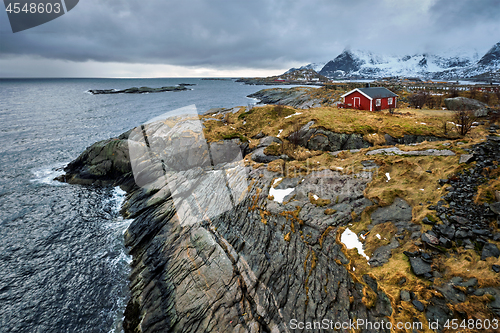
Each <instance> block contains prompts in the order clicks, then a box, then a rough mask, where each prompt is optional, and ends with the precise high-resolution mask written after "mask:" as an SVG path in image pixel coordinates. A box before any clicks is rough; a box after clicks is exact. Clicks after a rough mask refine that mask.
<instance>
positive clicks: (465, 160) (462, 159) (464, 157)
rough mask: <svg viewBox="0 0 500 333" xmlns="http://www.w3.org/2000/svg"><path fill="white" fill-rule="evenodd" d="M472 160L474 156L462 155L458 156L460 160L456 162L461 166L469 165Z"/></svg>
mask: <svg viewBox="0 0 500 333" xmlns="http://www.w3.org/2000/svg"><path fill="white" fill-rule="evenodd" d="M473 160H474V154H462V155H460V160H459V161H458V163H460V164H462V163H469V162H472V161H473Z"/></svg>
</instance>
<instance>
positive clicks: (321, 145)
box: [288, 121, 372, 151]
mask: <svg viewBox="0 0 500 333" xmlns="http://www.w3.org/2000/svg"><path fill="white" fill-rule="evenodd" d="M312 125H314V122H312V121H311V122H309V123H307V124H306V125H305V126H304V127H302V128H301V129H300V130H299V131H298V132H297V133H292V134H291V135H290V136H289V137H288V139H292V140H295V139H296V140H297V141H298V143H299V144H300V145H301V146H304V147H306V148H308V149H312V150H323V151H338V150H347V149H360V148H368V147H371V146H372V144H371V143H369V142H367V141H365V140H364V139H363V136H362V135H361V134H343V133H334V132H331V131H328V130H325V129H322V128H313V127H312Z"/></svg>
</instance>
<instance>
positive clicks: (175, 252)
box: [124, 168, 392, 332]
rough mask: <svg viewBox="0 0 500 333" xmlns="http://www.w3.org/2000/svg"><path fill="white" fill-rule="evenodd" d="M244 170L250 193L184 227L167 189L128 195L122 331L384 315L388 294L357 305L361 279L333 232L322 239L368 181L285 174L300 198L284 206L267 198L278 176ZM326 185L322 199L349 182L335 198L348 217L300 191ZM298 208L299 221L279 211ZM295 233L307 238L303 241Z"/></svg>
mask: <svg viewBox="0 0 500 333" xmlns="http://www.w3.org/2000/svg"><path fill="white" fill-rule="evenodd" d="M247 171H248V178H249V184H251V186H250V188H249V192H248V193H247V195H246V196H245V198H244V199H243V200H242V201H241V202H240V203H239V204H238V205H237V206H236V207H235V208H234V209H233V210H231V211H228V212H226V213H224V214H222V215H219V216H217V217H215V218H212V219H210V221H200V223H196V224H193V225H190V226H184V227H182V226H181V221H180V220H179V219H178V214H176V209H175V207H174V205H173V204H172V200H171V199H170V197H169V191H168V190H167V189H165V188H164V187H165V186H166V185H163V186H162V185H159V187H161V188H159V189H158V190H157V192H156V190H155V191H152V190H150V193H147V192H145V190H143V189H136V190H135V191H133V192H132V195H131V196H130V199H129V200H128V202H127V203H126V205H125V207H124V211H125V214H126V216H128V217H129V218H134V222H132V224H131V226H130V228H129V230H128V231H127V233H126V235H125V236H126V244H127V246H128V247H129V248H130V251H131V253H132V255H133V257H134V261H133V271H132V275H131V276H132V280H131V290H132V299H131V300H130V302H129V306H128V308H129V309H130V311H129V313H135V314H136V317H135V318H134V316H131V315H130V316H126V325H125V327H126V329H125V332H132V331H133V330H134V329H135V328H136V327H140V330H141V332H154V331H174V332H200V331H224V332H254V331H255V332H259V331H267V332H285V331H286V325H288V323H289V322H290V320H291V319H292V318H295V319H297V320H300V321H304V320H307V319H308V318H309V319H313V318H317V317H318V316H320V315H321V316H323V315H325V316H328V317H329V318H330V317H331V318H332V320H340V321H345V320H349V318H351V319H354V318H365V319H366V320H370V319H371V320H381V319H382V318H385V316H389V315H391V313H392V307H391V303H390V300H389V299H388V297H387V296H386V295H385V294H384V293H383V292H382V291H381V290H378V289H377V288H376V287H374V288H375V290H374V291H375V292H376V293H377V300H376V306H375V307H373V308H371V309H367V308H366V307H365V306H364V304H363V303H362V301H361V298H362V297H363V292H362V285H360V284H356V283H354V282H353V281H352V280H351V277H350V275H349V273H348V271H347V270H346V268H345V267H344V266H343V265H339V264H337V262H336V261H335V260H336V259H338V260H340V261H341V262H346V259H345V257H344V255H343V254H342V251H341V247H340V246H339V245H338V244H337V243H336V242H335V235H336V234H335V232H330V233H327V234H325V235H323V233H324V232H325V230H326V229H327V228H328V227H329V226H336V225H343V224H345V223H346V222H349V221H351V219H350V212H351V211H352V210H353V209H354V210H358V211H359V210H363V209H364V208H365V207H366V206H367V205H369V204H370V203H369V202H365V201H364V200H365V199H360V194H361V193H362V191H363V189H364V186H366V183H367V182H368V181H369V179H365V180H363V179H362V178H360V177H358V178H356V179H354V178H352V177H350V176H344V175H340V174H339V173H335V172H331V171H328V172H327V173H325V174H311V175H309V176H306V177H304V178H302V177H300V179H299V178H295V179H291V180H290V181H288V182H287V184H285V185H286V186H285V185H283V187H289V186H295V187H296V192H297V196H296V198H295V199H294V200H293V201H292V202H290V203H289V204H286V205H281V204H277V203H276V202H274V201H272V200H269V199H267V196H268V192H269V184H271V183H272V182H273V179H274V178H275V177H276V176H277V174H275V173H269V172H268V171H267V170H266V169H265V168H261V169H256V170H247ZM302 179H304V180H303V181H301V180H302ZM342 179H344V180H345V181H347V183H346V182H343V181H342ZM299 182H300V183H299ZM330 182H331V184H330ZM349 182H351V183H350V184H349ZM328 184H330V186H331V187H330V188H328V190H325V191H324V192H325V193H324V194H321V196H322V197H325V198H327V197H328V195H327V194H326V193H330V196H331V197H337V196H338V195H339V193H336V192H335V191H336V190H335V189H336V188H337V187H338V190H339V191H342V189H343V188H345V187H346V185H347V186H351V187H352V188H351V190H352V194H350V195H349V196H346V195H344V197H343V198H342V199H341V200H342V204H343V205H345V206H347V207H348V208H347V209H346V211H348V212H349V214H345V215H343V214H341V213H336V214H334V215H331V216H325V215H324V214H323V211H324V209H325V207H321V208H319V207H316V206H314V205H313V204H311V203H310V202H309V200H308V199H307V197H306V196H305V194H306V193H307V192H309V191H315V192H316V193H318V194H319V192H320V190H321V188H320V186H328ZM216 186H217V185H216V184H213V185H210V186H209V187H210V188H213V187H216ZM153 193H155V194H153ZM160 193H162V196H161V200H154V201H152V197H151V195H153V197H154V196H157V195H158V194H160ZM361 198H362V195H361ZM148 203H151V205H149V206H148ZM214 204H217V203H214ZM340 205H341V204H340V203H337V204H335V203H332V204H331V207H335V206H337V207H338V206H340ZM296 206H298V207H302V209H301V211H300V214H299V216H298V218H292V217H291V215H288V214H282V213H283V212H284V211H285V212H286V211H293V210H295V209H296ZM338 208H340V207H338ZM262 212H268V213H266V214H265V215H262V214H261V213H262ZM320 218H321V220H320ZM292 225H293V227H292ZM293 230H295V231H293ZM299 230H300V231H302V232H303V234H304V235H311V237H308V239H309V241H308V242H307V243H306V242H304V241H303V240H302V238H301V237H300V233H299ZM322 236H323V238H322ZM321 238H322V240H321V242H320V239H321ZM313 258H314V259H313ZM313 260H314V262H315V263H314V266H313V264H312V263H313ZM306 277H308V278H307V279H306ZM305 281H307V282H305ZM349 297H352V301H350V299H349ZM134 304H135V305H134ZM134 307H135V308H136V309H138V311H136V312H134V311H132V309H134Z"/></svg>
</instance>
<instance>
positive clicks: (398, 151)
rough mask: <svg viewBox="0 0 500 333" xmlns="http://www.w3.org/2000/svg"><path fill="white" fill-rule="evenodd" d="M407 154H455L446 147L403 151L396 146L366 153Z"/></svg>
mask: <svg viewBox="0 0 500 333" xmlns="http://www.w3.org/2000/svg"><path fill="white" fill-rule="evenodd" d="M377 154H384V155H408V156H455V153H454V152H452V151H451V150H448V149H443V150H438V149H427V150H412V151H403V150H401V149H399V148H397V147H390V148H381V149H375V150H372V151H369V152H367V153H366V155H377Z"/></svg>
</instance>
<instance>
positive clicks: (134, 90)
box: [89, 85, 190, 95]
mask: <svg viewBox="0 0 500 333" xmlns="http://www.w3.org/2000/svg"><path fill="white" fill-rule="evenodd" d="M184 90H190V89H188V88H186V87H185V85H179V86H173V87H161V88H150V87H140V88H137V87H133V88H128V89H123V90H116V89H104V90H99V89H94V90H89V92H90V93H91V94H92V95H103V94H146V93H158V92H165V91H184Z"/></svg>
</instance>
